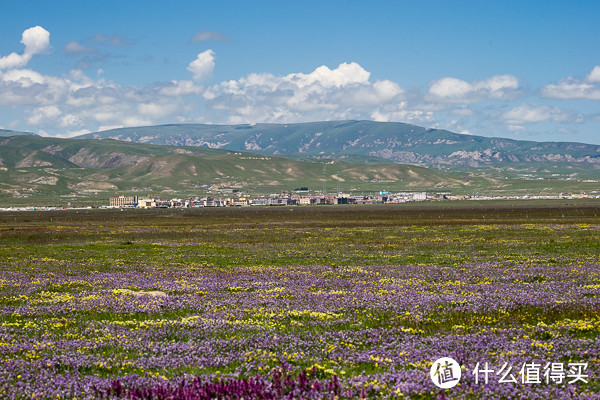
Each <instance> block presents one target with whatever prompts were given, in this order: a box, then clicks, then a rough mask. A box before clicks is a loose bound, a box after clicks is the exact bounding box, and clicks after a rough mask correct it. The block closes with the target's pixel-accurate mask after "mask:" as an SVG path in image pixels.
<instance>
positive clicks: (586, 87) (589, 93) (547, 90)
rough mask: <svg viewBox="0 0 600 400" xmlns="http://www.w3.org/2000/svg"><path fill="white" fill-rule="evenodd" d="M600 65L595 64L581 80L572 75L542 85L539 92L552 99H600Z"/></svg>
mask: <svg viewBox="0 0 600 400" xmlns="http://www.w3.org/2000/svg"><path fill="white" fill-rule="evenodd" d="M598 83H600V66H595V67H594V68H593V69H592V70H591V71H590V73H589V74H588V75H587V76H586V77H585V79H583V80H579V79H575V78H572V77H569V78H566V79H563V80H561V81H559V82H557V83H551V84H548V85H546V86H544V87H543V88H542V90H541V94H542V96H544V97H549V98H553V99H585V100H600V85H598Z"/></svg>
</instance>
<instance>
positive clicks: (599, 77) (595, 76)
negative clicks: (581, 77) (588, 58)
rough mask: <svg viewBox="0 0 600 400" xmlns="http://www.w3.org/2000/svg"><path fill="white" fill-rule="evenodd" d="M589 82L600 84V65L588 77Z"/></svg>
mask: <svg viewBox="0 0 600 400" xmlns="http://www.w3.org/2000/svg"><path fill="white" fill-rule="evenodd" d="M587 80H588V81H589V82H594V83H600V65H596V66H595V67H594V68H593V69H592V71H591V72H590V73H589V75H588V76H587Z"/></svg>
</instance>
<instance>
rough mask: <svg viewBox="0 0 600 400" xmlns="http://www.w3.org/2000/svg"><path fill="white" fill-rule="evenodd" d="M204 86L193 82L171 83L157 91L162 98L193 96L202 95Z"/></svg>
mask: <svg viewBox="0 0 600 400" xmlns="http://www.w3.org/2000/svg"><path fill="white" fill-rule="evenodd" d="M204 90H205V87H204V86H201V85H200V86H199V85H196V84H194V82H193V81H188V80H184V81H171V82H170V83H168V84H165V85H164V86H163V87H161V88H160V89H159V93H160V94H161V95H162V96H170V97H179V96H187V95H193V94H202V93H203V92H204Z"/></svg>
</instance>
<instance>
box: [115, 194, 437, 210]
mask: <svg viewBox="0 0 600 400" xmlns="http://www.w3.org/2000/svg"><path fill="white" fill-rule="evenodd" d="M444 198H445V195H444V194H436V195H428V194H427V193H426V192H408V193H394V194H390V193H388V192H385V191H382V192H379V193H378V194H368V195H349V194H344V193H339V194H336V195H321V196H309V195H299V194H297V193H281V194H271V195H269V196H263V197H209V196H205V197H195V198H187V199H171V200H162V199H160V198H158V197H140V196H113V197H111V199H110V204H109V207H113V208H171V207H245V206H304V205H306V206H313V205H324V204H328V205H333V204H379V203H406V202H411V201H426V200H442V199H444Z"/></svg>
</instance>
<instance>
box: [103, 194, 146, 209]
mask: <svg viewBox="0 0 600 400" xmlns="http://www.w3.org/2000/svg"><path fill="white" fill-rule="evenodd" d="M138 201H139V199H138V196H113V197H111V198H110V202H109V205H110V206H111V207H136V206H137V204H138Z"/></svg>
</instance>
